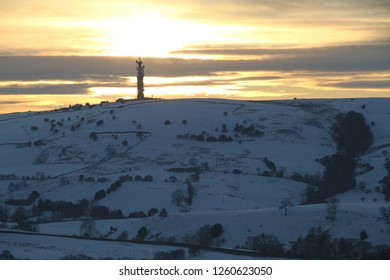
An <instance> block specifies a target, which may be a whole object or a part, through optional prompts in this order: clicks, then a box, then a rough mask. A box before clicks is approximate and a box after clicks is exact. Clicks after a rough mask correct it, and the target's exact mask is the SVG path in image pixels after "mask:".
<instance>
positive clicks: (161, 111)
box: [0, 99, 390, 258]
mask: <svg viewBox="0 0 390 280" xmlns="http://www.w3.org/2000/svg"><path fill="white" fill-rule="evenodd" d="M363 104H365V109H363V108H362V107H361V106H362V105H363ZM388 108H390V99H355V100H350V99H340V100H291V101H268V102H244V101H233V100H218V99H193V100H191V99H184V100H145V101H142V102H141V101H138V102H137V101H134V102H127V103H123V104H122V103H104V104H101V105H97V106H90V107H87V106H83V107H81V108H76V107H75V108H69V109H68V108H67V109H66V110H56V111H48V112H36V113H31V112H30V113H15V114H8V115H0V131H1V133H0V166H1V170H0V174H2V175H7V174H14V175H15V176H14V178H5V179H4V180H0V201H3V202H5V201H6V200H7V199H10V198H14V199H25V198H26V197H28V195H29V194H30V193H31V192H32V191H33V190H36V191H38V192H39V194H40V198H41V199H43V200H45V199H50V200H52V201H56V200H64V201H70V202H74V203H77V202H79V201H80V200H82V199H84V198H86V199H88V200H92V199H93V198H94V195H95V193H96V192H97V191H98V190H101V189H104V190H106V189H108V188H109V186H110V185H111V184H112V183H113V182H115V181H116V180H118V178H119V177H120V176H122V175H129V176H132V178H133V180H132V181H129V182H124V183H123V184H122V186H121V187H120V188H118V190H116V191H115V192H112V193H109V194H108V195H107V196H106V197H105V198H104V199H102V200H99V201H96V202H94V203H95V204H96V205H102V206H107V207H109V208H110V210H114V209H120V210H122V212H123V213H124V215H125V216H127V215H128V213H130V212H135V211H144V212H145V213H147V211H148V210H149V209H151V208H157V209H159V210H160V209H162V208H165V209H167V210H168V217H167V218H165V219H161V218H160V217H158V216H154V217H147V218H143V219H110V220H99V221H97V227H98V230H99V232H101V233H102V234H104V233H106V232H108V231H109V228H110V227H116V228H117V229H118V231H117V232H116V233H114V234H112V235H110V238H116V237H117V236H118V235H119V234H120V233H121V232H123V231H125V230H126V231H128V233H129V237H130V238H131V237H133V236H135V235H136V233H137V231H138V229H139V228H140V227H142V226H146V227H147V228H148V230H149V233H148V236H147V239H148V238H149V239H150V240H152V239H153V236H154V235H158V236H159V237H161V238H166V239H169V238H171V237H174V238H175V240H177V241H183V240H185V239H186V236H188V234H192V233H194V232H196V231H197V230H198V229H199V228H200V227H201V226H203V225H205V224H215V223H221V224H222V225H223V228H224V233H223V238H224V243H223V244H221V245H220V246H221V247H226V248H234V247H235V246H237V245H238V246H241V245H243V244H244V242H245V240H246V239H247V237H249V236H254V235H258V234H261V233H266V234H274V235H276V236H277V237H278V238H279V240H280V241H281V242H282V243H283V244H285V247H286V248H288V246H289V244H290V241H294V240H296V239H297V238H298V237H299V236H301V235H302V236H304V235H305V234H306V233H307V231H308V229H309V228H311V227H316V226H321V227H323V228H325V229H328V228H329V229H330V231H331V233H332V235H333V236H334V237H349V238H359V233H360V232H361V231H362V230H366V231H367V233H368V235H369V239H368V240H369V241H370V242H372V243H373V244H388V245H390V227H389V226H388V225H386V224H385V223H384V222H383V221H378V217H379V208H380V207H381V206H389V203H388V202H385V200H384V198H383V194H381V193H379V192H378V191H377V187H378V186H379V183H378V182H379V181H380V180H381V179H382V178H383V176H385V175H386V170H385V168H384V167H383V164H384V163H385V159H386V157H387V151H388V150H390V130H389V129H388V124H389V123H390V111H389V109H388ZM350 110H354V111H357V112H361V113H363V114H364V116H365V118H366V121H367V122H368V123H370V124H371V129H372V132H373V134H374V144H373V146H372V147H371V149H370V151H369V152H368V153H367V154H366V155H365V156H363V157H361V159H360V161H361V162H364V163H368V164H370V165H372V166H374V169H372V170H371V171H369V172H366V173H364V174H362V175H359V176H357V177H356V180H357V182H358V183H359V182H364V183H365V184H366V189H365V190H358V189H357V190H353V191H349V192H347V193H345V194H341V195H339V196H338V198H339V199H340V206H339V207H340V209H339V214H338V221H337V223H336V225H335V226H334V227H332V226H331V224H330V223H329V222H327V221H325V216H326V206H325V205H324V204H318V205H300V202H301V199H302V193H303V191H304V189H305V188H306V183H302V182H296V181H292V180H291V178H290V176H291V175H292V174H293V173H294V172H297V173H299V174H302V175H304V174H311V175H315V174H319V175H321V174H322V172H323V166H322V165H321V164H320V163H318V162H317V161H316V159H319V158H322V157H324V156H326V155H329V154H333V153H335V144H334V143H333V141H332V139H331V138H330V136H329V127H330V125H331V124H332V122H333V121H334V117H335V115H336V114H337V113H338V112H347V111H350ZM237 124H238V125H241V126H243V127H250V126H251V125H253V127H254V128H255V129H256V130H258V131H259V132H261V134H259V135H244V134H242V133H240V132H237V131H234V128H235V127H236V125H237ZM93 133H95V135H96V139H95V140H94V139H92V138H91V134H93ZM190 134H194V135H203V137H204V138H207V137H209V136H215V137H216V138H218V137H219V136H220V135H221V134H224V135H226V136H228V137H231V139H232V141H231V142H207V141H204V142H201V141H196V140H194V139H191V137H190V136H189V135H190ZM30 143H31V144H30ZM265 157H266V158H268V159H269V160H271V161H272V162H273V163H274V164H275V165H276V168H277V170H278V171H279V175H278V176H271V177H269V176H263V175H264V172H265V171H268V170H269V168H268V167H267V166H266V164H265V163H264V160H263V159H264V158H265ZM180 168H182V169H183V168H187V171H188V168H198V169H199V170H200V174H199V180H192V181H191V182H192V185H193V186H194V189H195V195H194V199H193V203H192V204H191V205H186V204H185V203H183V205H182V206H177V205H176V204H175V203H172V198H171V195H172V193H173V192H174V191H175V190H177V189H181V190H183V192H184V193H185V192H186V189H187V184H186V181H187V180H188V179H190V178H191V175H193V174H194V172H178V169H180ZM234 170H235V172H233V171H234ZM37 172H44V174H45V179H44V180H39V179H38V178H36V177H37V176H36V173H37ZM80 175H83V176H84V177H93V178H94V179H95V181H94V182H91V181H90V182H87V181H86V180H83V181H80V180H79V178H80ZM137 175H140V176H141V177H142V178H144V177H145V176H146V175H151V176H153V180H152V182H144V181H136V180H134V178H135V177H136V176H137ZM26 176H29V178H28V180H25V179H26ZM171 176H174V177H175V178H176V182H171V181H170V177H171ZM99 178H100V179H101V180H100V181H98V179H99ZM18 182H19V183H21V182H25V184H21V187H19V188H17V190H14V189H10V188H9V185H10V184H11V183H14V184H15V183H18ZM363 197H364V199H362V198H363ZM283 199H289V200H290V201H291V202H292V203H293V204H294V207H292V208H291V209H290V210H289V214H288V215H287V216H285V215H284V213H283V212H282V211H280V210H279V209H278V208H279V205H280V203H281V201H282V200H283ZM9 207H10V211H11V212H13V211H14V210H15V209H16V207H14V206H9ZM29 207H30V208H31V206H28V207H27V208H29ZM80 223H81V221H69V220H68V221H55V222H52V223H45V224H40V225H39V231H40V232H41V233H55V234H69V235H72V234H76V235H77V234H79V227H80ZM9 224H10V225H11V223H9ZM10 225H8V227H10ZM6 226H7V225H6ZM18 238H20V236H18ZM29 238H32V237H29ZM21 242H22V241H21ZM34 242H39V241H36V240H35V241H34ZM72 242H73V241H72ZM77 242H81V243H82V242H83V241H82V240H78V241H77ZM77 242H76V243H77ZM76 243H75V245H74V246H79V245H77V244H76ZM21 244H22V243H21ZM29 244H30V243H29ZM31 244H32V243H31ZM34 244H35V243H34ZM0 245H1V248H8V249H9V250H11V251H12V252H14V251H15V252H18V253H20V255H18V256H17V257H19V258H35V257H34V256H32V255H31V254H27V253H26V252H25V250H19V249H17V248H18V246H22V245H18V242H16V241H15V240H14V238H12V239H11V237H10V235H9V234H1V233H0ZM72 246H73V245H72ZM83 246H84V245H83ZM115 246H119V247H120V246H121V245H120V244H116V245H115ZM132 246H136V245H132ZM144 246H146V245H144ZM49 247H50V246H49ZM34 248H35V245H34V246H32V247H31V250H34ZM83 248H85V249H83V251H84V253H85V254H86V255H94V254H95V252H94V251H90V250H89V249H88V248H89V247H88V246H86V247H83ZM47 250H49V251H50V248H47ZM140 250H141V249H140ZM148 250H149V251H153V250H154V249H148ZM41 251H42V250H40V251H39V252H38V251H37V254H38V255H40V256H41V257H37V258H46V257H47V258H59V256H58V253H53V252H49V251H48V253H47V254H45V253H43V252H41ZM41 254H42V255H41ZM15 255H16V254H15ZM42 256H43V257H42ZM107 256H110V253H107ZM97 257H101V255H99V256H97ZM114 257H128V258H141V257H142V258H144V257H145V258H151V257H152V255H151V254H149V255H148V254H143V255H142V254H141V255H140V254H135V255H132V256H130V255H114ZM219 257H220V258H221V256H220V255H219ZM205 258H207V256H205Z"/></svg>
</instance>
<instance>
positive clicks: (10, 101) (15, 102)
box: [0, 100, 25, 105]
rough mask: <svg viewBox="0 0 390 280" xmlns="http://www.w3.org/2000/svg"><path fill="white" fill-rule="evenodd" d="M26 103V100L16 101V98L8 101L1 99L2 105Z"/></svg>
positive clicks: (0, 103)
mask: <svg viewBox="0 0 390 280" xmlns="http://www.w3.org/2000/svg"><path fill="white" fill-rule="evenodd" d="M22 103H25V102H24V101H16V100H6V101H0V105H15V104H22Z"/></svg>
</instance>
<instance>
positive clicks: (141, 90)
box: [136, 58, 145, 100]
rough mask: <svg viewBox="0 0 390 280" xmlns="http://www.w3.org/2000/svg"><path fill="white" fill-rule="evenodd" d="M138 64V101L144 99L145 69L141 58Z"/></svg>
mask: <svg viewBox="0 0 390 280" xmlns="http://www.w3.org/2000/svg"><path fill="white" fill-rule="evenodd" d="M136 63H137V99H138V100H142V99H144V76H145V73H144V68H145V66H144V65H143V62H142V60H141V58H139V60H137V61H136Z"/></svg>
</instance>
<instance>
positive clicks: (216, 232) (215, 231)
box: [211, 223, 223, 238]
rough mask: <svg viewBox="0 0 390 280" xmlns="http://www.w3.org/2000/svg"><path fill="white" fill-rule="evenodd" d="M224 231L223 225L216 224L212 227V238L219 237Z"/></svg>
mask: <svg viewBox="0 0 390 280" xmlns="http://www.w3.org/2000/svg"><path fill="white" fill-rule="evenodd" d="M222 233H223V226H222V225H221V224H219V223H218V224H214V225H213V226H212V227H211V237H212V238H217V237H219V236H221V234H222Z"/></svg>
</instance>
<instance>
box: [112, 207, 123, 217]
mask: <svg viewBox="0 0 390 280" xmlns="http://www.w3.org/2000/svg"><path fill="white" fill-rule="evenodd" d="M110 218H112V219H122V218H123V213H122V210H121V209H115V210H113V211H111V213H110Z"/></svg>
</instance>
